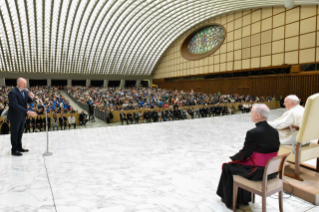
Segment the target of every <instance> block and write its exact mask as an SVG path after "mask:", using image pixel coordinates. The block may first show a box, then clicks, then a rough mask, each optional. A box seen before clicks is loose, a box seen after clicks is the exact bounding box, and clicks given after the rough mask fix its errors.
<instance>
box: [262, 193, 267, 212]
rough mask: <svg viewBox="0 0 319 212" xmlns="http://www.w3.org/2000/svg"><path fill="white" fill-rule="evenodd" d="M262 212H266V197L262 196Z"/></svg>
mask: <svg viewBox="0 0 319 212" xmlns="http://www.w3.org/2000/svg"><path fill="white" fill-rule="evenodd" d="M262 212H266V196H265V195H263V196H262Z"/></svg>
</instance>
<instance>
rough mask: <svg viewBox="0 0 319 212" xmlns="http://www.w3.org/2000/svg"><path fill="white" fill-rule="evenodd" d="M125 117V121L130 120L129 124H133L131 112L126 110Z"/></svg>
mask: <svg viewBox="0 0 319 212" xmlns="http://www.w3.org/2000/svg"><path fill="white" fill-rule="evenodd" d="M126 118H127V121H128V122H130V123H131V124H133V116H132V113H131V112H129V111H128V112H127V113H126Z"/></svg>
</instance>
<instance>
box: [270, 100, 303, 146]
mask: <svg viewBox="0 0 319 212" xmlns="http://www.w3.org/2000/svg"><path fill="white" fill-rule="evenodd" d="M284 105H285V107H286V109H287V111H286V112H285V113H284V114H283V115H282V116H281V117H280V118H278V119H276V120H274V121H272V122H268V124H269V125H270V126H272V127H273V128H275V129H277V130H278V132H279V139H280V143H281V144H292V135H291V130H290V129H287V126H288V125H291V126H292V125H295V126H298V127H300V123H301V118H302V116H303V113H304V110H305V108H304V107H302V106H300V101H299V98H298V97H297V96H296V95H289V96H287V97H286V98H285V101H284ZM297 133H298V131H297V130H295V129H294V136H296V135H297Z"/></svg>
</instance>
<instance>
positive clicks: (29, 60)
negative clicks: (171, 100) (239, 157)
mask: <svg viewBox="0 0 319 212" xmlns="http://www.w3.org/2000/svg"><path fill="white" fill-rule="evenodd" d="M295 3H296V4H300V5H305V4H318V1H316V0H308V1H307V0H300V1H297V0H296V1H295ZM276 5H278V6H283V0H0V47H1V48H0V68H1V71H7V72H38V73H66V74H120V75H121V74H125V75H151V74H152V71H153V69H154V68H155V65H156V63H157V62H158V60H159V59H160V57H161V55H162V54H163V53H164V52H165V50H166V49H167V48H168V47H169V45H170V44H171V43H172V42H173V41H174V40H175V39H177V38H178V37H179V36H180V35H182V34H183V33H184V32H186V31H187V30H189V29H190V28H192V27H194V26H196V25H197V24H199V23H201V22H203V21H205V20H207V19H210V18H212V17H214V16H217V15H220V14H223V13H227V12H231V11H236V10H241V9H248V8H254V7H264V6H276Z"/></svg>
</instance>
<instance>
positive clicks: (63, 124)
mask: <svg viewBox="0 0 319 212" xmlns="http://www.w3.org/2000/svg"><path fill="white" fill-rule="evenodd" d="M62 126H64V129H65V127H66V122H63V123H62V124H61V130H62Z"/></svg>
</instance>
